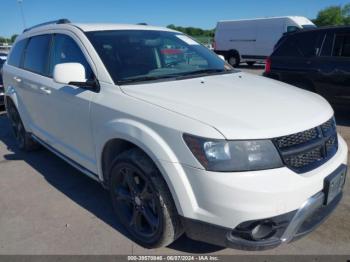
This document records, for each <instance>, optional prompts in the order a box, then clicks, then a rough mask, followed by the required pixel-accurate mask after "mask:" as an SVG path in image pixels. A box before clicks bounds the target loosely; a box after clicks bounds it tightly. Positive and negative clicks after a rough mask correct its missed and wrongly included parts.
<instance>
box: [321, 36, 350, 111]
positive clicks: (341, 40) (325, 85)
mask: <svg viewBox="0 0 350 262" xmlns="http://www.w3.org/2000/svg"><path fill="white" fill-rule="evenodd" d="M315 81H316V83H317V88H318V91H319V92H320V93H321V94H322V95H323V96H325V97H327V98H328V99H329V100H330V101H331V102H336V103H345V104H348V103H350V30H346V29H342V30H339V31H337V32H333V31H329V32H328V33H327V37H326V41H325V42H324V45H323V47H322V51H321V55H320V58H319V63H318V75H317V78H316V80H315Z"/></svg>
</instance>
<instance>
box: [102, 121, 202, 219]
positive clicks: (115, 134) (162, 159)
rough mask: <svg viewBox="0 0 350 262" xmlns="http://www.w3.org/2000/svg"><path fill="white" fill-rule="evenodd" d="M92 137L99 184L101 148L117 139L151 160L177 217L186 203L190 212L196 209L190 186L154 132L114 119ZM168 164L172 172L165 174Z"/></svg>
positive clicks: (172, 153)
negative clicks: (139, 150) (169, 196)
mask: <svg viewBox="0 0 350 262" xmlns="http://www.w3.org/2000/svg"><path fill="white" fill-rule="evenodd" d="M95 137H96V154H97V159H98V174H99V178H100V180H101V181H103V180H104V177H103V170H102V164H103V159H102V157H103V151H104V148H105V146H106V145H107V143H108V142H109V141H111V140H113V139H121V140H124V141H127V142H130V143H132V144H134V145H136V146H137V147H139V148H140V149H141V150H143V151H144V152H145V153H146V154H147V155H148V156H149V157H150V158H151V159H152V161H153V162H154V163H155V165H156V166H157V168H158V169H159V171H160V172H161V174H162V176H163V178H164V180H165V182H166V183H167V185H168V187H169V190H170V192H171V194H172V197H173V199H174V202H175V205H176V208H177V210H178V212H179V214H184V213H185V212H186V211H185V210H184V209H186V208H185V207H184V204H183V203H186V205H187V206H188V204H190V206H192V210H193V207H198V205H197V201H196V198H195V196H194V194H193V192H192V187H191V184H190V182H189V180H188V178H187V176H186V174H185V172H184V171H183V169H182V167H181V165H179V164H178V163H179V161H178V158H177V157H176V155H175V153H174V152H173V150H172V149H171V148H170V146H169V145H168V143H167V142H166V141H165V140H164V139H163V138H162V137H161V136H160V135H159V134H158V133H157V132H156V131H155V130H153V129H151V128H150V127H149V126H146V125H144V124H142V123H140V122H138V121H135V120H131V119H118V120H113V121H110V122H108V123H106V125H105V126H104V127H103V128H99V129H98V130H96V134H95ZM155 152H156V153H155ZM169 164H170V166H172V165H173V164H175V165H176V167H174V170H173V171H175V169H176V172H168V171H169V169H168V168H169ZM180 198H181V200H180Z"/></svg>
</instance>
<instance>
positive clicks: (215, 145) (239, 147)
mask: <svg viewBox="0 0 350 262" xmlns="http://www.w3.org/2000/svg"><path fill="white" fill-rule="evenodd" d="M183 138H184V140H185V142H186V144H187V146H188V147H189V149H190V150H191V152H192V153H193V155H194V156H195V157H196V158H197V159H198V161H199V162H200V163H201V164H202V165H203V167H204V168H205V169H207V170H209V171H218V172H233V171H253V170H263V169H272V168H278V167H282V166H283V163H282V160H281V158H280V155H279V153H278V152H277V149H276V147H275V146H274V145H273V143H272V141H270V140H247V141H241V140H237V141H227V140H214V139H206V138H201V137H196V136H191V135H187V134H185V135H184V136H183Z"/></svg>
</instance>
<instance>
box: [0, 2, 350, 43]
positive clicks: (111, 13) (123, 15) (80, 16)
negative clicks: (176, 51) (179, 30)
mask: <svg viewBox="0 0 350 262" xmlns="http://www.w3.org/2000/svg"><path fill="white" fill-rule="evenodd" d="M18 1H22V4H21V5H22V7H23V14H24V20H25V26H26V27H30V26H32V25H35V24H39V23H42V22H46V21H51V20H55V19H59V18H68V19H69V20H71V21H72V22H98V23H103V22H108V23H141V22H144V23H147V24H151V25H157V26H167V25H169V24H175V25H180V26H194V27H201V28H203V29H212V28H215V25H216V22H217V21H219V20H230V19H232V20H233V19H246V18H257V17H268V16H287V15H299V16H306V17H308V18H315V17H316V15H317V13H318V11H319V10H320V9H323V8H325V7H328V6H331V5H344V4H346V3H349V2H350V1H349V0H348V1H343V0H243V1H242V0H221V1H217V0H216V1H215V0H172V1H166V0H144V1H141V0H89V1H88V0H45V1H44V0H0V36H5V37H10V36H11V35H13V34H15V33H17V34H18V33H21V32H22V30H23V28H24V25H23V21H22V16H21V12H20V4H18Z"/></svg>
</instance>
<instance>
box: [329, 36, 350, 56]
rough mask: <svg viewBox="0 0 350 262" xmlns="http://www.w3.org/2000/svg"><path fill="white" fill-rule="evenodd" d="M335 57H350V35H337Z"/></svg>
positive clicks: (334, 49)
mask: <svg viewBox="0 0 350 262" xmlns="http://www.w3.org/2000/svg"><path fill="white" fill-rule="evenodd" d="M333 56H343V57H350V35H336V37H335V41H334V48H333Z"/></svg>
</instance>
